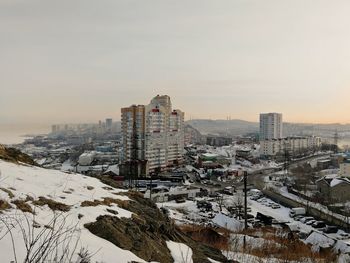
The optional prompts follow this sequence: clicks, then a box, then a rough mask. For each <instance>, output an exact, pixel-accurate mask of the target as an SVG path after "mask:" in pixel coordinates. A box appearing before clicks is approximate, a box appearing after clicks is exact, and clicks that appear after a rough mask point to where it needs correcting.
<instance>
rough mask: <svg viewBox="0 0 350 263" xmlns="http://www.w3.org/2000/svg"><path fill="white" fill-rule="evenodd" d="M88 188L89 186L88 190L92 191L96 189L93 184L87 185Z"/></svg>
mask: <svg viewBox="0 0 350 263" xmlns="http://www.w3.org/2000/svg"><path fill="white" fill-rule="evenodd" d="M86 188H87V189H88V190H90V191H91V190H94V189H95V188H94V187H93V186H90V185H89V186H87V187H86Z"/></svg>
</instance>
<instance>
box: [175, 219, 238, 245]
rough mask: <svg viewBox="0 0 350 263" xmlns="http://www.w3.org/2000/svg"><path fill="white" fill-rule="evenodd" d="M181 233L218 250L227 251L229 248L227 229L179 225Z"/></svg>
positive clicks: (228, 232)
mask: <svg viewBox="0 0 350 263" xmlns="http://www.w3.org/2000/svg"><path fill="white" fill-rule="evenodd" d="M179 228H180V229H181V231H182V232H184V233H186V234H187V235H189V236H190V237H191V238H192V239H193V240H195V241H198V242H200V243H204V244H206V245H208V246H210V247H214V248H216V249H219V250H226V251H227V250H228V249H229V247H230V242H229V241H230V240H229V236H230V233H231V232H230V231H228V230H227V229H213V228H211V227H205V226H201V225H181V226H180V227H179Z"/></svg>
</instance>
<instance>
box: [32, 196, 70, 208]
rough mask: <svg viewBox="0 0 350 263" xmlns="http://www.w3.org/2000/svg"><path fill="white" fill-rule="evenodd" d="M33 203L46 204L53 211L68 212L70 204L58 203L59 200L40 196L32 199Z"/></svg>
mask: <svg viewBox="0 0 350 263" xmlns="http://www.w3.org/2000/svg"><path fill="white" fill-rule="evenodd" d="M33 204H34V205H37V206H44V205H48V207H50V209H51V210H53V211H62V212H68V211H69V210H70V206H69V205H66V204H63V203H60V202H56V201H54V200H52V199H48V198H46V197H43V196H40V197H39V200H35V201H33Z"/></svg>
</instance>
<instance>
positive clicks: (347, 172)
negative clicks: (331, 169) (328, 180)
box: [339, 159, 350, 178]
mask: <svg viewBox="0 0 350 263" xmlns="http://www.w3.org/2000/svg"><path fill="white" fill-rule="evenodd" d="M339 176H341V177H347V178H350V159H344V160H343V161H342V162H341V163H340V164H339Z"/></svg>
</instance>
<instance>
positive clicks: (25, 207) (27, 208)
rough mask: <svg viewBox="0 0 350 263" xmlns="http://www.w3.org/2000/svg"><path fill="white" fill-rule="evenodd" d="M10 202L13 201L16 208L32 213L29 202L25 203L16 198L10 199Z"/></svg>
mask: <svg viewBox="0 0 350 263" xmlns="http://www.w3.org/2000/svg"><path fill="white" fill-rule="evenodd" d="M11 203H13V204H14V205H15V206H16V207H17V209H19V210H21V211H22V212H24V213H31V214H34V211H33V209H32V207H31V206H30V205H29V204H27V203H26V202H25V201H24V200H20V199H17V200H14V201H12V202H11Z"/></svg>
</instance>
